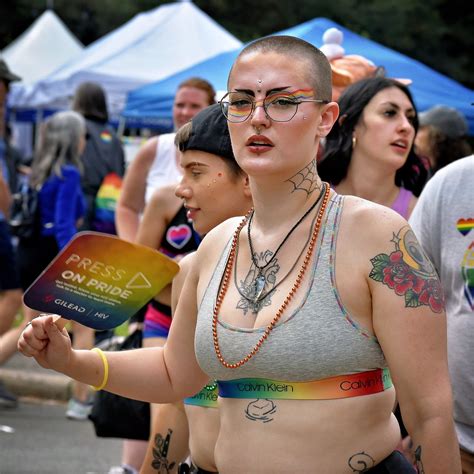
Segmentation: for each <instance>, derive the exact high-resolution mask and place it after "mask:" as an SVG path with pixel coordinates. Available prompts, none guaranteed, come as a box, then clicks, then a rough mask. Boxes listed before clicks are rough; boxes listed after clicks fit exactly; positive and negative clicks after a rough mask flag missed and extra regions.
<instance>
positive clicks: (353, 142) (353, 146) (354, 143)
mask: <svg viewBox="0 0 474 474" xmlns="http://www.w3.org/2000/svg"><path fill="white" fill-rule="evenodd" d="M356 145H357V138H356V137H355V136H354V135H353V136H352V149H354V148H355V146H356Z"/></svg>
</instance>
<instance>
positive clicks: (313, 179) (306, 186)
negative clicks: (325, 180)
mask: <svg viewBox="0 0 474 474" xmlns="http://www.w3.org/2000/svg"><path fill="white" fill-rule="evenodd" d="M286 182H287V183H291V184H292V185H293V189H292V191H291V192H292V193H294V192H295V191H304V192H305V193H306V194H307V195H308V196H309V195H310V194H311V193H312V192H313V191H314V190H316V189H319V190H321V182H320V180H319V179H318V174H317V172H316V160H313V161H312V162H311V163H309V164H308V165H307V166H305V167H304V168H303V169H302V170H300V171H298V173H296V174H295V175H293V176H292V177H291V178H289V179H287V180H286Z"/></svg>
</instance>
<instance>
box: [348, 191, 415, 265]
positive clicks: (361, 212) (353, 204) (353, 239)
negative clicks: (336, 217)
mask: <svg viewBox="0 0 474 474" xmlns="http://www.w3.org/2000/svg"><path fill="white" fill-rule="evenodd" d="M409 229H410V227H409V225H408V222H407V221H406V220H405V219H404V218H403V217H402V216H400V214H398V213H397V212H395V211H393V210H392V209H390V208H388V207H386V206H382V205H380V204H376V203H374V202H371V201H367V200H365V199H362V198H358V197H355V196H345V197H344V207H343V212H342V218H341V226H340V232H339V234H340V237H341V239H340V240H341V247H342V248H344V250H345V253H346V254H352V255H353V256H354V258H355V260H356V261H358V262H360V263H361V264H362V265H364V266H370V262H371V260H372V259H373V258H374V257H375V256H376V255H378V254H379V253H381V252H388V251H389V250H390V249H391V248H392V247H394V245H395V244H394V241H397V239H399V238H400V237H402V236H404V235H405V234H406V232H407V231H408V230H409ZM410 230H411V229H410Z"/></svg>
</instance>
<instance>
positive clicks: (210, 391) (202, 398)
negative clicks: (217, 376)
mask: <svg viewBox="0 0 474 474" xmlns="http://www.w3.org/2000/svg"><path fill="white" fill-rule="evenodd" d="M217 397H218V394H217V383H213V384H209V385H206V386H205V387H204V388H203V389H202V390H201V391H200V392H199V393H196V395H194V396H192V397H188V398H185V399H184V404H185V405H194V406H198V407H205V408H217Z"/></svg>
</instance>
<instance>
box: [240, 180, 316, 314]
mask: <svg viewBox="0 0 474 474" xmlns="http://www.w3.org/2000/svg"><path fill="white" fill-rule="evenodd" d="M324 191H325V184H323V190H322V192H321V193H320V195H319V196H318V199H317V200H316V203H315V204H313V205H312V206H311V209H310V210H312V209H314V208H315V207H316V204H317V203H318V202H319V201H320V200H321V197H322V195H323V194H324ZM305 215H307V214H305ZM303 218H304V216H303ZM316 218H317V214H315V216H314V218H313V220H312V223H311V227H310V229H309V234H308V238H307V239H306V242H305V243H304V245H303V247H302V248H301V251H300V253H299V254H298V257H297V259H296V260H295V262H294V263H293V265H292V266H291V268H290V269H289V270H288V272H287V273H286V275H285V276H284V277H283V278H282V279H281V280H280V281H279V282H278V283H276V284H275V285H274V286H273V287H272V288H271V289H269V290H268V291H267V292H266V293H263V292H260V294H257V292H256V284H255V281H254V282H253V283H251V284H250V285H248V286H247V287H245V286H244V291H242V289H240V288H239V284H238V282H237V262H238V259H239V246H238V245H237V246H236V249H235V265H234V285H235V288H236V289H237V291H238V292H239V294H240V296H241V297H242V298H244V299H245V300H246V301H247V302H248V303H247V304H248V307H249V308H252V309H251V312H252V313H253V314H255V313H258V312H259V311H260V309H261V308H262V305H263V304H264V302H265V298H267V296H269V295H270V294H273V293H274V292H275V290H276V289H277V288H278V287H279V286H280V285H281V284H282V283H283V282H284V281H285V280H286V279H287V277H288V276H289V275H290V274H291V273H292V272H293V270H294V269H295V267H296V264H297V263H298V262H299V261H300V258H301V255H303V252H304V250H305V248H307V246H308V244H309V241H310V239H311V236H312V233H313V232H312V229H313V228H314V223H315V221H316ZM274 259H275V256H273V258H272V259H271V260H270V262H271V261H272V260H274ZM270 262H268V263H270ZM264 268H265V267H262V269H264ZM263 278H264V279H265V282H264V288H265V286H266V283H267V282H268V277H267V276H263Z"/></svg>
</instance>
